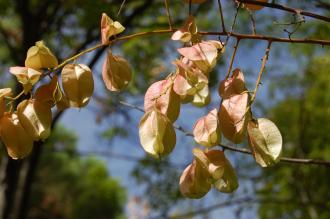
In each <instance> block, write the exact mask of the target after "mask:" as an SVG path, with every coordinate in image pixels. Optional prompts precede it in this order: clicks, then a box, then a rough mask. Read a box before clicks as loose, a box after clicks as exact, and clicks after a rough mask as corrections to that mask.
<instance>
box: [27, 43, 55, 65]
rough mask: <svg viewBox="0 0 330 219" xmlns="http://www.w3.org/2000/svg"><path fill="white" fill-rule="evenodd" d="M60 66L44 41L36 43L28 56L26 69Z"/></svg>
mask: <svg viewBox="0 0 330 219" xmlns="http://www.w3.org/2000/svg"><path fill="white" fill-rule="evenodd" d="M57 65H58V61H57V58H56V57H55V55H54V54H53V53H52V52H51V51H50V49H49V48H48V47H47V46H46V45H45V44H44V42H43V41H38V42H36V44H35V46H32V47H31V48H30V49H29V50H28V52H27V55H26V59H25V67H29V68H33V69H37V70H38V69H41V68H54V67H56V66H57Z"/></svg>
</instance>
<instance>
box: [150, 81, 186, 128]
mask: <svg viewBox="0 0 330 219" xmlns="http://www.w3.org/2000/svg"><path fill="white" fill-rule="evenodd" d="M154 109H157V110H159V111H160V112H161V113H162V114H164V115H165V116H166V117H167V118H169V119H170V120H171V121H172V122H174V121H175V120H176V119H177V118H178V116H179V114H180V97H179V95H177V94H176V93H175V92H174V90H173V81H172V78H168V79H166V80H162V81H157V82H155V83H153V84H152V85H151V86H150V87H149V88H148V90H147V91H146V94H145V96H144V110H145V111H146V112H148V111H150V110H154Z"/></svg>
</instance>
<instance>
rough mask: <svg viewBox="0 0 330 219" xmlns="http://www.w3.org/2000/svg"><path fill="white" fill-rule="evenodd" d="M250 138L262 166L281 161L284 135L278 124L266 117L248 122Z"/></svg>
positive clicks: (252, 149)
mask: <svg viewBox="0 0 330 219" xmlns="http://www.w3.org/2000/svg"><path fill="white" fill-rule="evenodd" d="M247 130H248V140H249V146H250V148H251V151H252V154H253V156H254V159H255V160H256V161H257V163H258V164H260V166H262V167H268V166H272V165H273V164H275V163H277V162H278V161H279V158H280V155H281V152H282V136H281V133H280V131H279V130H278V128H277V127H276V125H275V124H274V123H273V122H272V121H270V120H268V119H265V118H260V119H257V120H251V121H250V122H249V123H248V129H247Z"/></svg>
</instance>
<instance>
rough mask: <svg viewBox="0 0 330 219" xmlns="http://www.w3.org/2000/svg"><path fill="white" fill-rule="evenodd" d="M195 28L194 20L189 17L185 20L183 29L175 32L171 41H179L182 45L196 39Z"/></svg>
mask: <svg viewBox="0 0 330 219" xmlns="http://www.w3.org/2000/svg"><path fill="white" fill-rule="evenodd" d="M196 35H198V34H197V26H196V23H195V18H194V17H193V16H191V15H190V16H189V17H188V19H187V20H186V22H185V24H184V25H183V27H181V28H180V29H179V30H177V31H175V32H174V33H173V35H172V37H171V39H172V40H180V41H182V42H184V43H186V42H189V41H191V40H192V38H197V37H198V36H196Z"/></svg>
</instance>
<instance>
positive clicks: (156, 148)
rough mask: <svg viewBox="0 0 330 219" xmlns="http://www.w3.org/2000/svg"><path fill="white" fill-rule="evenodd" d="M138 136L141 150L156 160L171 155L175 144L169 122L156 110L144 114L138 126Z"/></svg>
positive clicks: (171, 126) (174, 136) (172, 129)
mask: <svg viewBox="0 0 330 219" xmlns="http://www.w3.org/2000/svg"><path fill="white" fill-rule="evenodd" d="M139 136H140V142H141V145H142V147H143V149H144V150H145V151H146V152H147V153H148V154H150V155H152V156H154V157H156V158H160V157H163V156H165V155H168V154H169V153H171V151H172V150H173V148H174V146H175V143H176V135H175V131H174V128H173V125H172V123H171V121H170V120H169V119H168V118H166V116H164V115H163V114H162V113H161V112H159V111H157V110H152V111H149V112H146V114H144V116H143V117H142V119H141V121H140V124H139Z"/></svg>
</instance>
